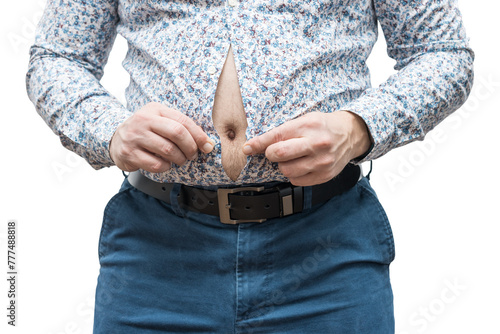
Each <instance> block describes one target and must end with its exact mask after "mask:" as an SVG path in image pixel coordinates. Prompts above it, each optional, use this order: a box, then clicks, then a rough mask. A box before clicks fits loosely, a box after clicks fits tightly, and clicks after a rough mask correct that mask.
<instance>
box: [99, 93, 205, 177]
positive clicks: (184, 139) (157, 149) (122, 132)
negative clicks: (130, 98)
mask: <svg viewBox="0 0 500 334" xmlns="http://www.w3.org/2000/svg"><path fill="white" fill-rule="evenodd" d="M213 147H214V143H213V142H212V140H211V139H210V138H209V137H208V135H207V134H206V133H205V132H204V131H203V130H202V129H201V127H199V126H198V125H196V123H195V122H194V121H193V120H192V119H190V118H189V117H187V116H186V115H184V114H182V113H181V112H179V111H177V110H175V109H171V108H168V107H166V106H164V105H162V104H160V103H154V102H153V103H148V104H147V105H145V106H144V107H142V108H141V109H140V110H138V111H137V112H136V113H134V114H133V115H132V116H130V117H129V118H128V119H127V120H126V121H125V122H123V123H122V124H120V125H119V126H118V128H117V129H116V131H115V133H114V135H113V138H112V139H111V142H110V144H109V154H110V156H111V159H112V160H113V161H114V163H115V164H116V166H117V167H118V168H120V169H121V170H123V171H127V172H133V171H136V170H138V169H144V170H146V171H148V172H152V173H161V172H165V171H167V170H169V169H170V167H171V166H172V163H175V164H177V165H179V166H181V165H183V164H184V163H186V161H187V160H194V159H196V158H197V157H198V149H200V150H201V151H202V152H204V153H210V152H211V151H212V149H213Z"/></svg>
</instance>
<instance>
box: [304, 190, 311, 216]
mask: <svg viewBox="0 0 500 334" xmlns="http://www.w3.org/2000/svg"><path fill="white" fill-rule="evenodd" d="M303 189H304V208H303V211H306V210H309V209H310V208H311V207H312V187H311V186H308V187H303Z"/></svg>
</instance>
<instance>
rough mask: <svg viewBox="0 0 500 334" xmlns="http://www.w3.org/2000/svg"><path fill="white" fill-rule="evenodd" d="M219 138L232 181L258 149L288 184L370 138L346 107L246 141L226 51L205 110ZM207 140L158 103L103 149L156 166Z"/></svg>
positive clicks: (338, 163)
mask: <svg viewBox="0 0 500 334" xmlns="http://www.w3.org/2000/svg"><path fill="white" fill-rule="evenodd" d="M212 117H213V122H214V127H215V129H216V130H217V132H218V134H219V137H220V139H221V149H222V165H223V168H224V171H225V172H226V174H227V175H228V176H229V177H230V178H231V179H232V180H236V179H237V178H238V176H239V175H240V173H241V171H242V169H243V168H244V166H245V164H246V155H251V154H257V153H265V155H266V157H267V158H268V159H269V160H270V161H273V162H277V163H278V166H279V168H280V170H281V172H282V173H283V174H284V175H285V176H286V177H288V178H289V179H290V182H292V183H293V184H295V185H299V186H309V185H315V184H320V183H323V182H326V181H328V180H330V179H331V178H333V177H335V176H336V175H337V174H338V173H340V171H341V170H342V169H343V168H344V167H345V165H346V164H347V163H349V161H351V160H352V159H355V158H356V157H358V156H360V155H362V154H363V153H364V152H366V151H367V150H368V148H369V147H370V143H371V138H370V134H369V131H368V129H367V127H366V124H365V123H364V121H363V120H362V119H361V118H360V117H359V116H357V115H355V114H354V113H351V112H349V111H336V112H333V113H328V114H327V113H319V112H313V113H309V114H306V115H304V116H301V117H299V118H297V119H294V120H291V121H288V122H286V123H284V124H282V125H280V126H278V127H276V128H275V129H272V130H270V131H269V132H266V133H264V134H263V135H261V136H258V137H255V138H252V139H250V140H248V141H246V137H245V130H246V128H247V122H246V117H245V111H244V108H243V102H242V98H241V92H240V87H239V84H238V77H237V71H236V66H235V63H234V55H233V52H232V49H231V48H230V49H229V50H228V55H227V58H226V62H225V64H224V67H223V69H222V72H221V75H220V77H219V82H218V86H217V90H216V93H215V99H214V107H213V111H212ZM213 146H214V143H213V142H212V141H211V140H210V139H209V137H208V135H207V134H206V133H205V132H204V131H203V130H202V129H201V128H200V127H199V126H198V125H196V124H195V123H194V122H193V120H191V119H190V118H189V117H187V116H186V115H184V114H182V113H181V112H179V111H177V110H174V109H171V108H168V107H166V106H164V105H161V104H159V103H149V104H147V105H145V106H144V107H143V108H141V109H140V110H139V111H137V112H136V113H135V114H134V115H132V116H131V117H130V118H128V119H127V120H126V121H125V122H124V123H122V124H121V125H120V126H119V127H118V128H117V130H116V132H115V134H114V136H113V138H112V140H111V143H110V145H109V152H110V156H111V158H112V159H113V161H114V162H115V164H116V165H117V166H118V167H119V168H120V169H122V170H124V171H135V170H138V169H144V170H146V171H149V172H153V173H159V172H164V171H167V170H168V169H170V168H171V165H172V163H175V164H177V165H183V164H184V163H186V161H187V160H193V159H195V158H196V157H197V154H198V150H201V151H202V152H204V153H210V152H211V151H212V149H213Z"/></svg>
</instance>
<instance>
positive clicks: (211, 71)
mask: <svg viewBox="0 0 500 334" xmlns="http://www.w3.org/2000/svg"><path fill="white" fill-rule="evenodd" d="M215 72H217V69H216V68H215V66H213V65H211V66H209V67H208V74H210V75H213V74H215Z"/></svg>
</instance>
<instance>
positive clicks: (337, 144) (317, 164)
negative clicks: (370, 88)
mask: <svg viewBox="0 0 500 334" xmlns="http://www.w3.org/2000/svg"><path fill="white" fill-rule="evenodd" d="M370 144H371V138H370V134H369V132H368V129H367V127H366V124H365V122H364V121H363V119H362V118H361V117H359V116H358V115H355V114H354V113H351V112H349V111H343V110H341V111H336V112H333V113H328V114H327V113H320V112H312V113H309V114H306V115H304V116H301V117H299V118H297V119H294V120H291V121H288V122H286V123H284V124H282V125H280V126H278V127H276V128H274V129H272V130H271V131H269V132H266V133H264V134H262V135H260V136H258V137H255V138H252V139H251V140H249V141H248V142H247V143H246V144H245V145H244V146H243V152H244V153H245V154H256V153H265V155H266V157H267V158H268V159H269V160H271V161H273V162H277V163H278V167H279V169H280V171H281V172H282V173H283V175H285V176H286V177H288V179H289V180H290V182H291V183H292V184H295V185H297V186H311V185H315V184H320V183H324V182H326V181H328V180H330V179H332V178H333V177H335V176H337V175H338V174H339V173H340V172H341V171H342V169H344V167H345V166H346V165H347V164H348V163H349V161H351V160H353V159H355V158H357V157H359V156H361V155H362V154H363V153H365V152H366V151H367V150H368V149H369V147H370Z"/></svg>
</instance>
